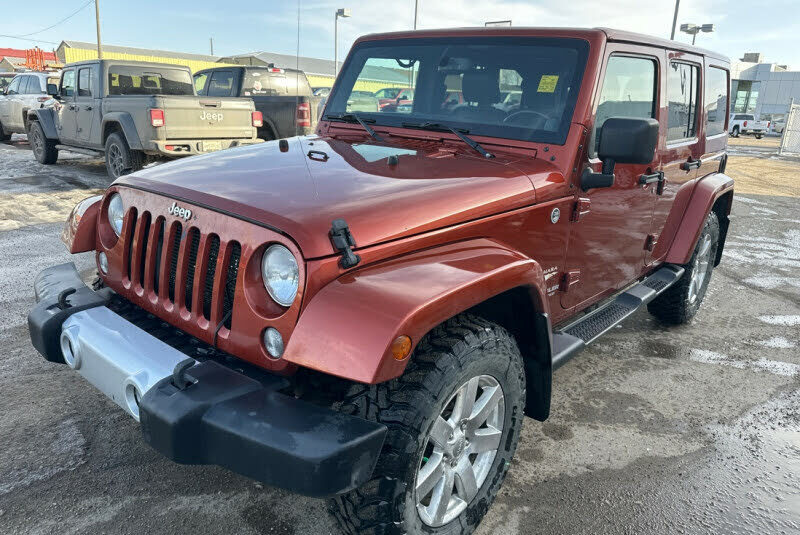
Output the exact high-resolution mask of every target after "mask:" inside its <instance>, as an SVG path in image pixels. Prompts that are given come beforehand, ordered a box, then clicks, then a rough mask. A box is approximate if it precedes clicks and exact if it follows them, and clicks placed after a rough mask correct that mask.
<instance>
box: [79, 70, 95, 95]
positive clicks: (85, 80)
mask: <svg viewBox="0 0 800 535" xmlns="http://www.w3.org/2000/svg"><path fill="white" fill-rule="evenodd" d="M78 96H79V97H91V96H92V70H91V69H81V70H79V71H78Z"/></svg>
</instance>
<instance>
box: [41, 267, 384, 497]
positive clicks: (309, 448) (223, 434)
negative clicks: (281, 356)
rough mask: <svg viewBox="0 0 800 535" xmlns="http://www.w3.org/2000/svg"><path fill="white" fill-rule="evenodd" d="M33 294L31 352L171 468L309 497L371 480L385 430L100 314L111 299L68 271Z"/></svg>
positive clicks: (279, 381)
mask: <svg viewBox="0 0 800 535" xmlns="http://www.w3.org/2000/svg"><path fill="white" fill-rule="evenodd" d="M34 288H35V292H36V299H37V301H38V303H37V305H36V306H35V307H34V309H33V310H32V311H31V313H30V314H29V316H28V326H29V328H30V334H31V341H32V343H33V345H34V347H35V348H36V349H37V350H38V351H39V352H40V353H41V354H42V355H43V356H44V357H45V358H46V359H47V360H49V361H52V362H62V363H66V364H68V365H69V366H70V367H71V368H72V369H74V370H76V371H77V372H78V373H80V374H81V375H82V376H83V377H84V378H86V379H87V380H88V381H89V382H90V383H92V384H93V385H94V386H95V387H97V388H98V389H99V390H101V391H102V392H103V393H105V394H106V395H107V396H108V397H109V398H111V399H112V400H113V401H114V402H115V403H117V404H118V405H119V406H120V407H121V408H122V409H123V410H125V411H126V412H128V413H129V414H130V415H131V416H133V417H134V418H135V419H137V420H138V421H140V423H141V426H142V432H143V435H144V438H145V440H146V441H147V442H148V443H149V444H150V445H151V446H152V447H153V448H155V449H156V450H158V451H159V452H161V453H162V454H164V455H165V456H167V457H169V458H170V459H172V460H174V461H176V462H179V463H183V464H217V465H220V466H223V467H225V468H228V469H230V470H233V471H234V472H237V473H239V474H242V475H245V476H248V477H251V478H253V479H256V480H258V481H262V482H264V483H266V484H268V485H272V486H275V487H281V488H285V489H288V490H291V491H293V492H297V493H300V494H305V495H308V496H318V497H322V496H332V495H336V494H341V493H344V492H347V491H349V490H352V489H354V488H356V487H358V486H360V485H361V484H363V483H365V482H366V481H367V480H368V479H369V477H370V476H371V475H372V471H373V469H374V467H375V463H376V461H377V458H378V454H379V453H380V450H381V447H382V445H383V441H384V438H385V436H386V432H387V430H386V427H385V426H383V425H380V424H376V423H374V422H370V421H367V420H363V419H361V418H356V417H353V416H348V415H344V414H341V413H338V412H335V411H333V410H330V409H328V408H324V407H319V406H317V405H312V404H310V403H308V402H305V401H303V400H300V399H296V398H295V397H293V396H291V395H287V394H285V393H283V391H284V390H285V389H286V388H287V386H288V385H289V383H288V381H287V380H286V379H284V378H281V377H278V376H275V375H271V374H267V373H247V372H244V371H242V370H239V369H237V370H233V369H231V368H228V367H226V366H223V365H222V364H220V363H219V362H217V361H215V360H211V359H209V360H203V361H198V360H195V359H192V358H190V357H188V356H187V355H186V354H185V353H182V352H181V351H178V350H177V349H175V348H173V347H171V346H170V345H168V344H166V343H165V342H163V341H161V340H159V339H158V338H156V337H154V336H152V335H151V334H149V333H148V332H146V331H144V330H142V329H141V328H139V327H137V326H136V325H134V324H133V323H131V322H129V321H127V320H126V319H125V318H123V317H122V316H120V315H118V314H116V313H115V312H114V311H112V310H111V309H110V308H108V307H107V306H105V305H106V304H107V303H108V300H109V299H111V296H112V293H111V291H110V290H101V291H97V292H95V291H93V290H91V289H90V288H88V287H87V286H86V285H85V284H84V283H83V282H82V281H81V279H80V277H79V276H78V273H77V271H76V270H75V266H74V265H73V264H62V265H59V266H53V267H51V268H48V269H46V270H44V271H43V272H42V273H40V274H39V276H37V278H36V282H35V284H34Z"/></svg>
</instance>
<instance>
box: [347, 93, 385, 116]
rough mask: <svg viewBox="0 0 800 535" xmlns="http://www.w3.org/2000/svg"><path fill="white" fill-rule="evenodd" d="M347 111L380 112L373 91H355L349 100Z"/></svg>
mask: <svg viewBox="0 0 800 535" xmlns="http://www.w3.org/2000/svg"><path fill="white" fill-rule="evenodd" d="M347 111H348V112H354V111H366V112H376V111H378V99H377V98H376V97H375V94H374V93H372V92H371V91H353V92H352V93H350V98H348V99H347Z"/></svg>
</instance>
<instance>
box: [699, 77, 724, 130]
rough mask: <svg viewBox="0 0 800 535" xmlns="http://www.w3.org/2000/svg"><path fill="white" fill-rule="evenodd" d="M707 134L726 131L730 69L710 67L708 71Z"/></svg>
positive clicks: (706, 98)
mask: <svg viewBox="0 0 800 535" xmlns="http://www.w3.org/2000/svg"><path fill="white" fill-rule="evenodd" d="M704 107H705V112H706V119H705V126H706V136H716V135H718V134H722V133H723V132H725V115H726V114H727V112H728V71H726V70H723V69H720V68H718V67H710V68H709V69H708V72H707V73H706V91H705V102H704Z"/></svg>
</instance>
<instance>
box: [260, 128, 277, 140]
mask: <svg viewBox="0 0 800 535" xmlns="http://www.w3.org/2000/svg"><path fill="white" fill-rule="evenodd" d="M256 137H257V138H258V139H263V140H264V141H272V140H273V139H275V133H274V132H273V131H272V128H270V127H268V126H267V127H264V128H259V129H258V133H257V135H256Z"/></svg>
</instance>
